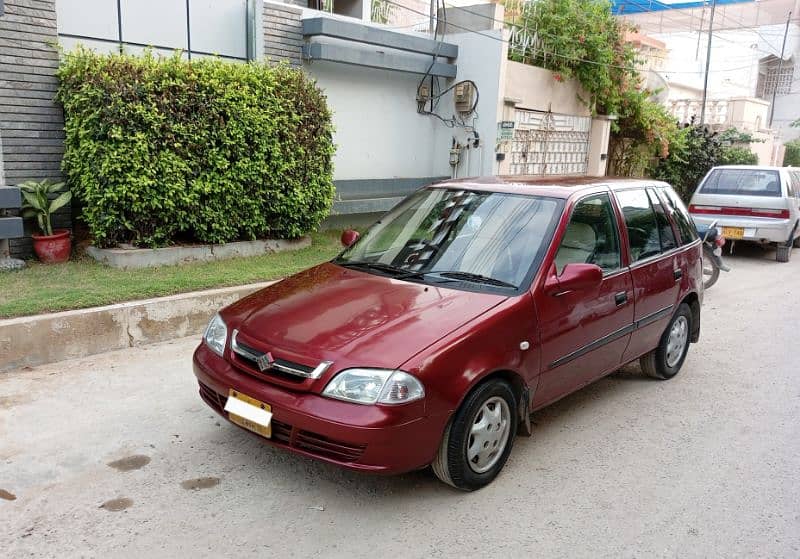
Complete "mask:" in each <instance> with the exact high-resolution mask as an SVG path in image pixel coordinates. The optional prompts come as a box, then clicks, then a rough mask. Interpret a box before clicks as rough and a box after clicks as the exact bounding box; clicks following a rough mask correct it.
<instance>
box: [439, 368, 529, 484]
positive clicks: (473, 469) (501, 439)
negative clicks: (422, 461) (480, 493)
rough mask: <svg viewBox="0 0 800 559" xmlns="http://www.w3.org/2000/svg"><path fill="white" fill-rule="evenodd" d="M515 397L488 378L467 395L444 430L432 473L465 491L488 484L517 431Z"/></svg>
mask: <svg viewBox="0 0 800 559" xmlns="http://www.w3.org/2000/svg"><path fill="white" fill-rule="evenodd" d="M516 409H517V406H516V398H515V397H514V392H513V390H512V389H511V386H509V384H508V383H507V382H505V381H503V380H499V379H496V380H489V381H488V382H485V383H484V384H481V385H479V386H478V387H477V388H476V389H475V390H474V391H473V392H472V393H470V395H469V396H467V398H466V400H464V403H463V404H461V407H460V408H458V410H457V411H456V413H455V414H454V415H453V418H452V420H451V421H450V424H449V425H448V426H447V429H446V430H445V433H444V437H442V442H441V444H440V445H439V451H438V452H437V454H436V459H435V460H434V461H433V464H431V466H432V468H433V472H434V473H435V474H436V477H438V478H439V479H440V480H442V481H443V482H445V483H447V484H448V485H452V486H453V487H456V488H458V489H463V490H465V491H473V490H475V489H480V488H481V487H483V486H484V485H487V484H489V483H490V482H491V481H492V480H493V479H494V478H495V477H496V476H497V474H498V473H500V470H502V469H503V466H504V465H505V463H506V460H508V455H509V454H510V453H511V447H512V446H513V444H514V437H515V436H516V434H517V416H516V413H515V411H516Z"/></svg>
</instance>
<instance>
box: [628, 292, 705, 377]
mask: <svg viewBox="0 0 800 559" xmlns="http://www.w3.org/2000/svg"><path fill="white" fill-rule="evenodd" d="M691 332H692V311H691V309H690V308H689V305H687V304H686V303H681V305H680V306H679V307H678V311H677V312H676V313H675V315H674V316H673V317H672V320H671V321H670V323H669V325H668V326H667V329H666V330H664V333H663V334H662V335H661V341H660V342H659V343H658V347H657V348H656V349H654V350H653V351H651V352H650V353H648V354H647V355H643V356H642V357H641V359H639V365H641V367H642V371H643V372H644V374H646V375H647V376H649V377H653V378H656V379H658V380H668V379H671V378H672V377H674V376H675V375H677V374H678V371H680V370H681V366H682V365H683V361H684V359H686V354H687V353H688V352H689V337H690V336H691Z"/></svg>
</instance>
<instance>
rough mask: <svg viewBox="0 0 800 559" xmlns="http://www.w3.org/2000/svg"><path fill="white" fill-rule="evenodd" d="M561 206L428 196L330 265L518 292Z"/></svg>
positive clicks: (484, 196)
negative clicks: (516, 290) (511, 289)
mask: <svg viewBox="0 0 800 559" xmlns="http://www.w3.org/2000/svg"><path fill="white" fill-rule="evenodd" d="M562 205H563V202H562V201H560V200H556V199H553V198H545V197H539V196H527V195H521V194H506V193H499V192H479V191H471V190H463V189H445V188H427V189H423V190H420V191H419V192H417V193H415V194H413V195H411V196H410V197H409V198H407V199H406V200H404V201H403V202H401V203H400V204H399V205H398V206H397V207H395V208H394V209H393V210H391V211H390V212H389V213H388V214H386V215H385V216H384V217H383V218H382V219H381V220H380V221H379V222H377V223H376V224H375V225H373V226H372V227H371V228H370V229H369V230H368V231H366V232H365V233H364V235H363V236H362V237H361V239H359V241H358V242H357V243H355V244H354V245H353V246H351V247H350V248H348V249H346V250H345V251H344V252H343V253H342V254H341V255H340V256H339V257H338V258H336V260H334V262H335V263H337V264H339V265H342V266H352V267H357V268H359V269H362V270H364V271H367V272H371V273H377V274H380V275H389V276H394V277H401V278H404V279H408V280H412V281H423V282H426V283H445V282H447V285H448V286H450V284H453V286H455V287H459V285H458V282H463V283H469V284H472V285H471V286H470V287H473V288H474V287H475V286H476V285H477V286H480V285H484V286H491V287H497V288H501V289H509V288H514V289H517V288H520V287H522V286H523V284H524V283H525V281H526V280H527V279H528V278H530V275H531V274H532V273H533V270H534V265H535V264H536V263H538V262H539V260H540V259H541V255H542V253H543V249H544V248H545V247H546V246H547V245H548V244H549V242H550V239H551V237H552V234H553V229H554V228H555V223H556V221H557V218H558V216H559V215H560V214H561V207H562Z"/></svg>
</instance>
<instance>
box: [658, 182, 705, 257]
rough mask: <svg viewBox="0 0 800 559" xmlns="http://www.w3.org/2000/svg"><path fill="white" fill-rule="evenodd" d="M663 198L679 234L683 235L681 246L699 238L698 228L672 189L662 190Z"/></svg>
mask: <svg viewBox="0 0 800 559" xmlns="http://www.w3.org/2000/svg"><path fill="white" fill-rule="evenodd" d="M660 191H661V196H662V198H664V200H665V202H666V204H667V208H668V209H669V210H670V213H671V215H672V218H673V219H674V220H675V225H677V226H678V232H679V233H680V235H681V244H682V245H688V244H689V243H691V242H692V241H694V240H695V239H696V238H697V226H696V225H695V224H694V220H693V219H692V216H690V215H689V211H688V210H687V209H686V206H684V205H683V202H682V201H681V199H680V198H679V197H678V195H677V194H675V191H674V190H672V189H671V188H661V189H660Z"/></svg>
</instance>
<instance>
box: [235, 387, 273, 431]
mask: <svg viewBox="0 0 800 559" xmlns="http://www.w3.org/2000/svg"><path fill="white" fill-rule="evenodd" d="M230 398H235V399H236V400H239V401H241V402H244V403H245V404H250V405H251V406H255V407H256V408H258V409H261V410H264V411H265V412H268V413H270V414H271V413H272V407H271V406H270V405H269V404H265V403H264V402H262V401H260V400H256V399H255V398H251V397H250V396H248V395H247V394H242V393H241V392H239V391H237V390H234V389H233V388H231V389H230V390H229V391H228V399H230ZM225 407H226V408H228V406H227V405H226V406H225ZM228 419H230V420H231V421H232V422H234V423H235V424H236V425H239V426H240V427H244V428H245V429H247V430H249V431H252V432H254V433H258V434H259V435H261V436H262V437H266V438H268V439H269V438H270V437H272V421H269V425H261V424H260V423H257V422H256V421H253V420H251V419H248V418H246V417H242V416H240V415H237V414H235V413H233V412H232V411H229V412H228ZM270 419H271V418H270Z"/></svg>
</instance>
